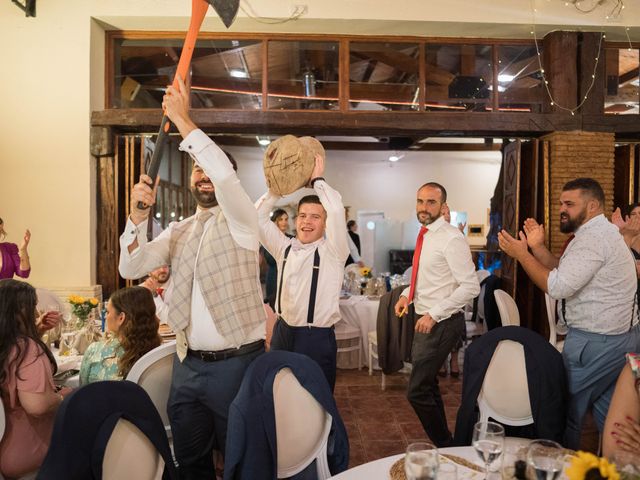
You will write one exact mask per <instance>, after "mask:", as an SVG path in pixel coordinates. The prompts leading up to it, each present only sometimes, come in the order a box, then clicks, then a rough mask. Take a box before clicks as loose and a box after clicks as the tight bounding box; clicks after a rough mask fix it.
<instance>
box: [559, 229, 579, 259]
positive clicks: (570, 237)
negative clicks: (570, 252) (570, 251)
mask: <svg viewBox="0 0 640 480" xmlns="http://www.w3.org/2000/svg"><path fill="white" fill-rule="evenodd" d="M574 238H576V236H575V235H574V234H573V233H572V234H571V235H569V237H568V238H567V239H566V240H565V242H564V245H562V250H560V255H562V254H563V253H564V251H565V250H566V249H567V247H568V246H569V244H570V243H571V240H573V239H574Z"/></svg>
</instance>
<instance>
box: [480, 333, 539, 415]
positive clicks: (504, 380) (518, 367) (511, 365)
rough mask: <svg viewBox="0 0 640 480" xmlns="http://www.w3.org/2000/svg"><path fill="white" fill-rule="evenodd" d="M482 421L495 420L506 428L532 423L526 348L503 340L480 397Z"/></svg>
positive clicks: (492, 361) (486, 375) (493, 359)
mask: <svg viewBox="0 0 640 480" xmlns="http://www.w3.org/2000/svg"><path fill="white" fill-rule="evenodd" d="M478 407H479V409H480V419H481V420H488V419H489V418H493V419H494V420H497V421H498V422H500V423H503V424H505V425H514V426H519V425H529V424H531V423H533V415H532V414H531V402H530V401H529V386H528V384H527V369H526V364H525V358H524V348H523V347H522V345H521V344H519V343H518V342H514V341H512V340H502V341H501V342H500V343H499V344H498V346H497V347H496V350H495V352H493V357H492V358H491V362H490V363H489V367H488V368H487V372H486V373H485V376H484V382H483V383H482V389H481V390H480V394H479V395H478Z"/></svg>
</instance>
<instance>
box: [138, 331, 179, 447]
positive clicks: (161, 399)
mask: <svg viewBox="0 0 640 480" xmlns="http://www.w3.org/2000/svg"><path fill="white" fill-rule="evenodd" d="M175 353H176V341H175V340H172V341H170V342H167V343H163V344H162V345H160V346H158V347H156V348H154V349H153V350H151V351H149V352H147V353H145V354H144V355H143V356H142V357H140V358H139V359H138V361H137V362H136V363H134V364H133V367H131V370H130V371H129V374H128V375H127V378H126V380H129V381H131V382H134V383H137V384H138V385H140V386H141V387H142V388H144V390H145V391H146V392H147V393H148V394H149V397H151V401H152V402H153V404H154V405H155V407H156V409H157V410H158V413H160V417H161V418H162V423H163V424H164V426H165V430H166V431H167V435H168V436H169V437H170V436H171V426H170V424H169V417H168V415H167V401H168V400H169V391H170V390H171V377H172V374H173V356H174V355H175Z"/></svg>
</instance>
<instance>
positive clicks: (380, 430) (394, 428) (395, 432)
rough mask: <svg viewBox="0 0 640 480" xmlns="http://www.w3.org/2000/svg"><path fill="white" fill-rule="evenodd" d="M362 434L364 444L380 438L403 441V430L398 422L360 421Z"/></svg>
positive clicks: (359, 425)
mask: <svg viewBox="0 0 640 480" xmlns="http://www.w3.org/2000/svg"><path fill="white" fill-rule="evenodd" d="M358 427H359V429H360V436H361V438H362V442H363V443H364V445H367V444H368V443H369V442H372V441H378V440H387V441H394V442H403V441H404V436H403V435H402V430H400V427H399V426H398V425H397V424H396V423H389V422H387V423H362V422H358Z"/></svg>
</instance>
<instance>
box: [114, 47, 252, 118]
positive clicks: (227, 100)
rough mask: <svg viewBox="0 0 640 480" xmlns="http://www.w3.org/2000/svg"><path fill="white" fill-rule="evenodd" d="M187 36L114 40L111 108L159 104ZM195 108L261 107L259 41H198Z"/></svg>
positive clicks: (193, 93) (194, 65)
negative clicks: (113, 78) (113, 80)
mask: <svg viewBox="0 0 640 480" xmlns="http://www.w3.org/2000/svg"><path fill="white" fill-rule="evenodd" d="M183 41H184V40H183V39H182V38H180V39H177V38H176V39H168V38H167V39H153V40H126V39H116V40H115V41H114V70H115V71H114V74H115V84H114V85H115V88H114V91H113V98H112V99H111V108H160V106H161V103H162V95H163V94H164V89H165V88H166V86H167V85H168V84H170V83H171V81H172V80H173V77H174V75H175V71H176V68H177V66H178V61H179V59H180V53H181V51H182V44H183ZM191 72H192V79H191V103H192V106H193V108H221V109H259V108H261V102H262V42H261V41H260V40H199V41H198V42H197V43H196V48H195V49H194V52H193V58H192V61H191Z"/></svg>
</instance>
